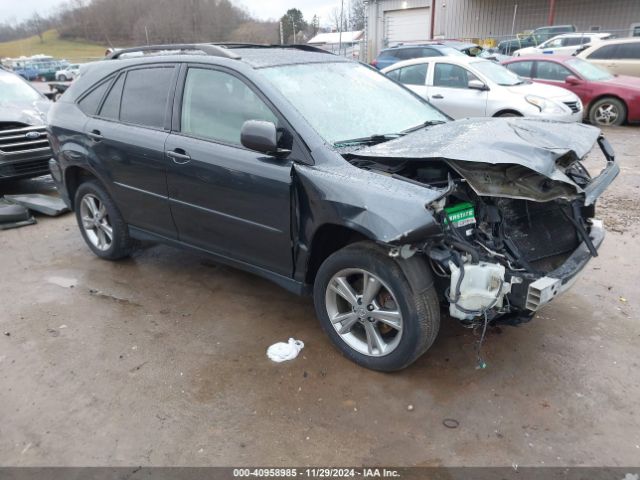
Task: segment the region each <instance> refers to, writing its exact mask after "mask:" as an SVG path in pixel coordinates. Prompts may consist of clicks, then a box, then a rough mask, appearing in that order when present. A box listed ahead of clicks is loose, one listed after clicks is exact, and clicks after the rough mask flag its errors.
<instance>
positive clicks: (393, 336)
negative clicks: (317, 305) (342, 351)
mask: <svg viewBox="0 0 640 480" xmlns="http://www.w3.org/2000/svg"><path fill="white" fill-rule="evenodd" d="M325 305H326V309H327V314H328V315H329V320H330V321H331V324H332V325H333V328H334V329H335V330H336V332H337V333H338V335H339V336H340V338H342V340H343V341H344V342H345V343H346V344H347V345H349V346H350V347H351V348H353V349H354V350H356V351H357V352H359V353H361V354H364V355H368V356H372V357H381V356H384V355H388V354H390V353H391V352H393V351H394V350H395V349H396V348H397V346H398V344H399V343H400V338H401V337H402V326H403V323H402V313H401V312H400V307H399V305H398V303H397V301H396V298H395V296H394V294H393V292H392V291H391V289H390V288H389V286H388V285H387V284H385V283H384V282H383V281H382V280H381V279H380V278H379V277H377V276H376V275H374V274H372V273H370V272H368V271H366V270H363V269H360V268H349V269H345V270H341V271H339V272H338V273H336V274H335V275H334V276H333V277H331V280H330V281H329V284H328V285H327V289H326V294H325Z"/></svg>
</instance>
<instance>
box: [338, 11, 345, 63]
mask: <svg viewBox="0 0 640 480" xmlns="http://www.w3.org/2000/svg"><path fill="white" fill-rule="evenodd" d="M343 18H344V0H342V2H341V5H340V30H339V32H340V35H339V36H338V55H342V27H343V23H342V22H343V21H344V20H343Z"/></svg>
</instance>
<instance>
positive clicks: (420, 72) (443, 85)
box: [382, 56, 583, 122]
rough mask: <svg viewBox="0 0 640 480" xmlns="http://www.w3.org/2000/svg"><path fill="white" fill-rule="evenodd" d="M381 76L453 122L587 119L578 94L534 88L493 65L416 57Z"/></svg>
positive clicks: (464, 59)
mask: <svg viewBox="0 0 640 480" xmlns="http://www.w3.org/2000/svg"><path fill="white" fill-rule="evenodd" d="M382 72H383V73H384V74H386V75H387V76H388V77H390V78H392V79H394V80H396V81H398V82H400V83H402V84H404V85H405V86H406V87H408V88H410V89H411V90H413V91H414V92H416V93H417V94H418V95H420V96H421V97H423V98H425V99H427V100H429V102H431V103H432V104H433V105H435V106H436V107H438V108H439V109H440V110H442V111H443V112H445V113H446V114H447V115H449V116H450V117H452V118H454V119H459V118H466V117H522V116H524V117H541V118H550V119H554V120H563V121H571V122H579V121H581V120H582V116H583V112H582V103H581V102H580V99H579V98H578V97H577V96H576V95H575V94H574V93H572V92H570V91H569V90H565V89H564V88H560V87H554V86H551V85H543V84H538V83H532V82H531V81H529V80H525V79H523V78H521V77H519V76H518V75H516V74H515V73H513V72H511V71H509V70H507V69H506V68H505V67H503V66H502V65H498V64H496V63H495V62H492V61H490V60H484V59H479V58H473V57H467V56H459V57H458V56H456V57H453V56H452V57H437V58H416V59H413V60H407V61H405V62H400V63H396V64H394V65H392V66H391V67H387V68H385V69H384V70H382Z"/></svg>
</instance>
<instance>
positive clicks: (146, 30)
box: [144, 25, 150, 46]
mask: <svg viewBox="0 0 640 480" xmlns="http://www.w3.org/2000/svg"><path fill="white" fill-rule="evenodd" d="M144 35H145V37H147V46H148V45H150V44H149V29H148V28H147V26H146V25H145V26H144Z"/></svg>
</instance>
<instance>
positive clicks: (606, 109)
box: [595, 103, 619, 125]
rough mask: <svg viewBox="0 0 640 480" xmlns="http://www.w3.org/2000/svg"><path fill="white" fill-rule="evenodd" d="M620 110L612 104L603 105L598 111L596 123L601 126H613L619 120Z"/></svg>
mask: <svg viewBox="0 0 640 480" xmlns="http://www.w3.org/2000/svg"><path fill="white" fill-rule="evenodd" d="M618 115H619V112H618V108H617V107H616V106H615V105H613V104H611V103H603V104H602V105H600V106H599V107H598V108H597V109H596V114H595V118H596V122H598V123H599V124H600V125H613V124H614V123H615V122H616V120H617V119H618Z"/></svg>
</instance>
